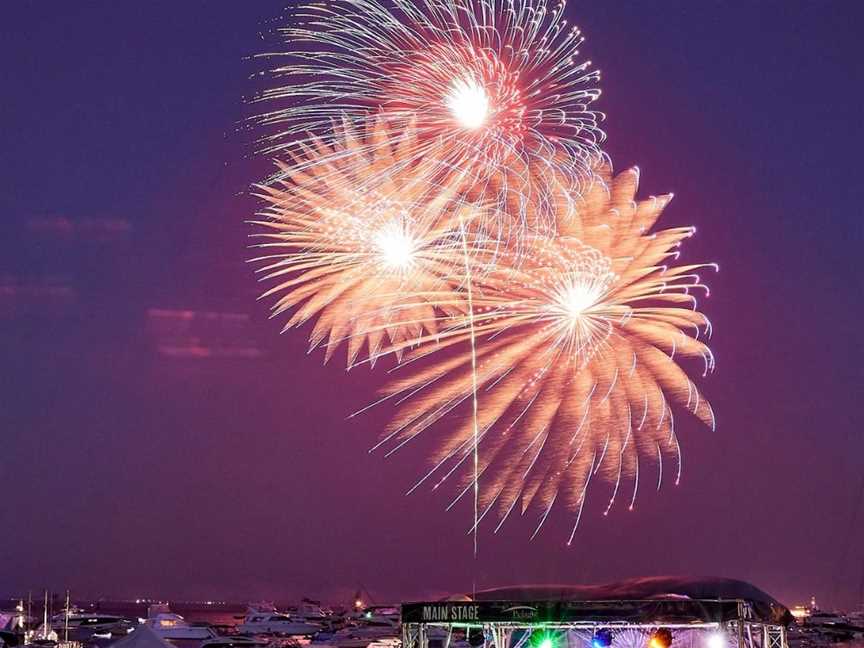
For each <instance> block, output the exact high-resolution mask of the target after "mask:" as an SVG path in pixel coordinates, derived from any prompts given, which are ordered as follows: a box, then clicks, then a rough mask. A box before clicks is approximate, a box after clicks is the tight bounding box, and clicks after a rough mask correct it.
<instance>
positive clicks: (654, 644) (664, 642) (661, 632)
mask: <svg viewBox="0 0 864 648" xmlns="http://www.w3.org/2000/svg"><path fill="white" fill-rule="evenodd" d="M671 645H672V631H671V630H669V628H658V629H657V630H655V631H654V632H652V633H651V638H650V639H648V648H669V647H670V646H671Z"/></svg>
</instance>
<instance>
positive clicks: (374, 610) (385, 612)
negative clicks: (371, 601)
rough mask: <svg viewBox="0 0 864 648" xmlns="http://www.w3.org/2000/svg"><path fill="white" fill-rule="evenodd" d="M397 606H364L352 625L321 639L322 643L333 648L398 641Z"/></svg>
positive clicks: (381, 645) (381, 647)
mask: <svg viewBox="0 0 864 648" xmlns="http://www.w3.org/2000/svg"><path fill="white" fill-rule="evenodd" d="M399 637H400V625H399V608H398V607H395V606H391V605H379V606H375V607H369V608H366V609H365V610H364V611H363V612H362V613H361V614H359V615H358V617H357V618H356V620H355V621H354V624H353V625H350V626H348V627H347V628H343V629H342V630H339V631H338V632H335V633H333V634H332V635H331V636H329V637H327V638H326V639H323V642H322V645H326V646H332V647H333V648H368V647H370V646H371V647H373V648H384V647H386V646H391V645H394V646H395V645H396V644H397V643H399Z"/></svg>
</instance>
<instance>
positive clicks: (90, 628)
mask: <svg viewBox="0 0 864 648" xmlns="http://www.w3.org/2000/svg"><path fill="white" fill-rule="evenodd" d="M51 628H52V629H53V630H54V631H55V632H57V633H58V634H64V633H65V631H66V628H69V634H70V635H71V636H75V637H76V638H81V637H84V636H87V635H94V634H99V635H106V634H110V635H125V634H128V633H129V631H130V630H131V629H132V622H131V621H130V620H128V619H125V618H123V617H121V616H118V615H116V614H102V613H99V612H94V613H90V614H87V613H85V612H82V611H80V610H74V611H70V613H69V615H68V617H67V615H66V613H65V612H61V613H60V614H55V615H54V616H53V617H51Z"/></svg>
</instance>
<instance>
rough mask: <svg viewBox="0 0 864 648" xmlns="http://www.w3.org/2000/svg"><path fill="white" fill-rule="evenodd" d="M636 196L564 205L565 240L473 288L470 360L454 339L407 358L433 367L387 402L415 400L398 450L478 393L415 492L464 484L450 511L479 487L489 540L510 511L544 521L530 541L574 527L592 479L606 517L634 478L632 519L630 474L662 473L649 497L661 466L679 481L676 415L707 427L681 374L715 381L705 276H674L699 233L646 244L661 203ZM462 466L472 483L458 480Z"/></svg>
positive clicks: (540, 246)
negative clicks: (472, 413)
mask: <svg viewBox="0 0 864 648" xmlns="http://www.w3.org/2000/svg"><path fill="white" fill-rule="evenodd" d="M600 173H601V174H606V173H608V170H607V169H602V170H601V171H600ZM637 184H638V172H637V171H636V170H635V169H634V170H631V171H628V172H625V173H622V174H620V175H618V176H617V177H616V178H615V179H614V180H612V179H611V178H610V179H609V180H608V181H607V182H604V183H603V185H602V186H601V185H600V184H598V185H597V186H596V187H595V188H594V189H593V190H592V191H591V192H589V193H587V194H586V195H584V196H582V197H580V198H578V199H576V200H573V199H572V197H568V196H566V195H560V196H559V197H560V198H561V200H559V201H558V202H557V206H558V211H557V216H558V227H559V230H560V232H561V235H560V236H558V237H556V238H554V239H549V238H532V239H529V240H527V241H526V242H525V245H524V248H525V249H524V258H521V259H520V262H519V263H515V262H513V260H510V262H508V260H507V259H505V258H503V257H499V258H498V259H496V261H495V263H494V266H493V267H487V268H482V271H480V272H477V273H476V281H475V284H474V288H473V290H474V296H473V304H474V312H473V320H474V322H473V323H474V331H473V332H474V334H475V335H476V346H474V345H471V348H468V344H469V342H470V341H471V340H472V339H473V336H472V335H471V333H470V332H469V331H467V330H466V328H465V327H464V326H463V327H458V328H454V329H451V330H448V331H447V332H445V333H444V334H442V335H441V336H440V338H439V339H440V342H439V344H438V345H435V346H431V345H430V346H423V347H421V348H419V349H416V350H414V351H412V352H410V353H409V354H408V355H407V358H406V360H407V361H408V362H411V361H414V360H420V359H422V358H424V357H426V356H430V358H429V359H430V360H432V364H431V366H429V367H428V368H425V369H419V370H417V371H415V372H413V373H412V374H411V375H409V376H408V377H405V378H402V379H400V380H397V381H395V382H394V383H393V384H392V385H391V386H390V387H389V388H388V390H387V394H389V395H399V396H406V395H407V396H409V398H408V399H407V402H406V403H405V404H403V405H402V406H401V407H400V410H399V412H398V414H397V416H396V418H395V420H394V421H393V423H392V425H391V428H390V430H389V433H388V435H387V437H386V438H385V441H392V442H395V443H396V444H397V447H400V446H401V445H404V444H405V443H407V442H408V441H409V440H410V439H412V438H414V437H416V436H417V435H418V434H420V433H421V432H423V431H424V430H426V429H427V428H429V427H430V426H431V425H433V424H434V423H435V422H437V421H439V420H440V419H441V418H442V417H444V416H445V415H446V414H448V413H449V412H451V411H453V410H455V409H456V408H458V407H459V406H460V405H461V404H463V403H467V402H468V401H469V399H471V397H472V395H473V394H474V393H475V385H476V389H477V393H478V397H479V403H480V407H479V409H478V413H477V417H476V420H473V419H472V418H471V417H469V418H466V419H465V420H464V422H463V423H462V424H461V425H457V426H456V427H455V429H454V430H453V431H452V433H450V434H449V436H448V438H447V440H446V442H445V443H443V444H442V446H441V449H440V451H439V452H438V454H437V456H436V457H435V458H434V465H433V468H432V470H431V471H430V472H429V473H427V475H426V476H425V477H424V478H423V479H422V480H421V481H420V483H423V482H425V481H426V480H429V479H431V478H433V477H434V478H435V479H436V480H437V484H440V483H441V482H443V481H444V480H446V479H447V478H448V477H450V476H451V475H453V474H454V473H457V472H458V473H459V474H460V475H462V476H463V478H464V479H463V482H462V486H463V488H462V489H461V490H460V491H459V494H458V495H457V497H456V499H455V500H454V503H455V501H458V499H459V498H460V497H461V496H463V495H465V494H466V493H468V492H469V491H470V490H471V489H472V487H474V486H475V484H476V483H477V482H476V481H475V479H479V483H480V486H481V489H480V496H479V498H480V507H481V508H482V513H481V514H480V515H479V519H482V518H483V517H484V516H485V515H486V514H487V513H489V511H491V510H497V511H498V513H499V517H500V522H499V525H498V526H499V528H500V525H501V524H503V522H504V520H506V518H507V517H508V516H509V514H510V513H511V512H512V510H513V509H514V508H515V507H516V505H517V503H519V502H520V501H521V508H522V511H523V512H524V511H525V510H526V509H527V508H528V507H529V506H532V505H535V506H537V507H538V509H539V510H540V512H541V516H540V524H538V526H537V530H538V531H539V529H540V527H541V526H542V523H543V521H545V519H546V517H547V515H548V514H549V511H550V510H551V508H552V506H553V505H554V504H555V503H556V502H561V503H563V504H564V505H565V506H566V507H567V508H568V509H570V510H572V511H574V512H575V513H576V524H577V525H578V520H579V516H580V515H581V511H582V507H583V505H584V503H585V496H586V491H587V487H588V484H589V482H590V480H591V478H592V476H594V475H599V476H600V477H603V478H605V479H607V480H609V481H611V482H612V483H614V487H613V492H612V496H611V498H610V501H609V506H608V507H607V509H606V510H607V512H608V510H609V507H611V506H612V503H613V502H614V500H615V498H616V495H617V493H618V491H619V487H620V485H621V482H622V479H623V478H624V477H625V476H629V477H632V478H633V484H634V485H633V490H632V496H631V498H630V505H631V506H632V505H633V502H634V501H635V497H636V491H637V487H638V483H639V473H640V459H644V458H649V459H651V460H654V461H656V462H658V466H659V473H660V476H659V478H658V482H657V483H658V488H659V485H660V483H661V481H662V461H663V456H664V455H673V456H675V457H676V458H677V460H678V462H677V463H678V466H677V472H678V475H676V477H675V479H676V482H677V479H678V476H680V449H679V445H678V440H677V437H676V434H675V426H674V417H673V407H676V408H680V409H684V410H686V411H689V412H690V413H692V414H694V415H695V416H696V417H698V418H699V419H700V420H701V421H703V422H704V423H706V424H707V425H710V426H712V427H713V425H714V416H713V412H712V410H711V407H710V405H709V404H708V402H707V401H706V400H705V399H704V398H702V397H701V395H700V393H699V391H698V390H697V388H696V386H695V385H694V384H693V382H692V381H691V380H690V378H689V377H688V376H687V375H686V373H685V372H684V371H683V370H682V369H681V367H680V366H679V365H678V364H677V363H676V358H678V357H698V358H701V359H702V361H703V363H704V367H705V371H706V372H707V371H709V370H710V369H711V368H713V358H712V355H711V352H710V350H709V349H708V347H707V346H706V345H705V344H704V342H702V341H700V340H699V339H698V337H699V335H700V332H702V331H710V324H709V322H708V320H707V318H705V316H704V315H702V314H701V313H700V312H698V310H696V299H695V297H694V294H693V293H694V292H697V291H700V290H706V291H707V289H706V288H705V286H704V285H703V283H702V282H701V279H700V277H699V276H698V274H696V273H697V272H698V270H699V269H700V268H704V267H706V266H704V265H681V266H676V265H673V264H672V262H673V261H674V260H675V259H676V258H677V257H678V252H677V248H678V246H679V245H680V243H681V242H682V240H683V239H685V238H687V237H689V236H691V235H692V234H693V229H692V228H674V229H667V230H660V231H657V232H655V233H649V230H650V229H651V228H652V226H653V225H654V224H655V222H656V220H657V219H658V218H659V216H660V214H661V212H662V211H663V209H664V208H665V206H666V205H667V204H668V202H669V200H670V199H671V196H662V197H659V198H651V199H649V200H644V201H641V202H638V203H637V202H634V196H635V192H636V188H637ZM607 187H608V189H607ZM448 347H449V348H451V349H452V350H451V352H449V353H447V352H442V348H448ZM433 351H434V353H435V354H436V355H431V354H432V353H433ZM472 353H473V354H474V355H475V357H474V358H473V359H472ZM438 354H442V355H440V356H439V355H438ZM442 356H443V359H439V360H435V359H436V358H439V357H442ZM474 360H476V369H474V368H473V367H472V364H474ZM475 425H476V431H475V427H474V426H475ZM478 442H479V446H478V445H477V443H478ZM382 443H383V442H382ZM478 450H479V452H478ZM475 452H477V454H476V455H475V454H474V453H475ZM472 456H476V457H478V465H477V469H476V473H472V471H471V470H465V469H466V468H468V466H467V463H466V462H467V461H468V459H469V458H470V457H472ZM460 469H462V470H460ZM436 475H437V477H435V476H436ZM437 484H436V487H437ZM418 485H419V483H418ZM415 488H416V486H415ZM496 530H497V529H496ZM574 532H575V526H574ZM535 533H536V531H535ZM571 540H572V535H571Z"/></svg>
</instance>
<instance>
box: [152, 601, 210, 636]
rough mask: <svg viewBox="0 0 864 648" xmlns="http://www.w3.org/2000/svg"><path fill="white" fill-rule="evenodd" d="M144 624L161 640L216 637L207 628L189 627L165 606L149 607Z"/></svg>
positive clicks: (181, 618) (186, 622) (188, 624)
mask: <svg viewBox="0 0 864 648" xmlns="http://www.w3.org/2000/svg"><path fill="white" fill-rule="evenodd" d="M144 624H145V625H147V626H148V627H150V628H151V629H152V630H153V632H155V633H156V635H157V636H159V637H161V638H162V639H213V638H215V637H216V636H217V635H216V633H215V632H214V631H213V628H211V627H209V626H199V625H191V624H190V623H189V622H188V621H186V619H184V618H183V617H182V616H180V615H179V614H174V613H173V612H171V611H170V610H169V609H168V606H167V605H151V606H150V608H149V609H148V610H147V620H146V621H144Z"/></svg>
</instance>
